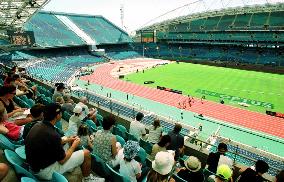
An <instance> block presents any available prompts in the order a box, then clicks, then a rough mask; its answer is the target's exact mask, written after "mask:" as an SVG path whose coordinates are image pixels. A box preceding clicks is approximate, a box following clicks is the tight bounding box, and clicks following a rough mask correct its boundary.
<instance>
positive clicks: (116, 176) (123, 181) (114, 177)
mask: <svg viewBox="0 0 284 182" xmlns="http://www.w3.org/2000/svg"><path fill="white" fill-rule="evenodd" d="M106 166H107V168H108V170H109V171H110V180H111V181H112V182H130V180H129V179H128V178H126V177H124V176H122V175H121V174H120V173H118V172H116V171H115V170H114V169H112V167H110V166H109V165H108V164H106Z"/></svg>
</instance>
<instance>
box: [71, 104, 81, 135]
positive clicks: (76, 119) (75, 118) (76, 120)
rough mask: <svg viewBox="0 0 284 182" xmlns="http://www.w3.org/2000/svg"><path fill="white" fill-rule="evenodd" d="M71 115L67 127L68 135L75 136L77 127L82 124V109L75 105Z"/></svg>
mask: <svg viewBox="0 0 284 182" xmlns="http://www.w3.org/2000/svg"><path fill="white" fill-rule="evenodd" d="M73 113H74V114H73V115H72V116H71V117H70V118H69V125H68V135H69V136H72V135H77V131H78V128H79V126H80V125H81V124H82V120H81V117H80V116H81V114H82V107H80V106H78V105H76V107H75V108H74V110H73Z"/></svg>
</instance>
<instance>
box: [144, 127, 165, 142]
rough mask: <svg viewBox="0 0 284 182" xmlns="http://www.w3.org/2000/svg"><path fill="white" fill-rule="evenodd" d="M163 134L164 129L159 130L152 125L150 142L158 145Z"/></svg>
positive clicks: (159, 128)
mask: <svg viewBox="0 0 284 182" xmlns="http://www.w3.org/2000/svg"><path fill="white" fill-rule="evenodd" d="M162 132H163V128H162V127H158V128H156V129H155V128H154V126H153V125H151V126H150V127H149V135H148V139H147V141H148V142H151V143H158V142H159V141H160V137H161V135H162Z"/></svg>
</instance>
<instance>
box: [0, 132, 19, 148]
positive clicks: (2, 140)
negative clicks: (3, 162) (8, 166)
mask: <svg viewBox="0 0 284 182" xmlns="http://www.w3.org/2000/svg"><path fill="white" fill-rule="evenodd" d="M20 146H21V145H18V144H14V143H12V142H11V141H10V140H9V139H8V138H7V137H6V136H4V135H3V134H0V148H1V149H3V150H4V149H9V150H13V151H14V150H15V149H16V148H18V147H20Z"/></svg>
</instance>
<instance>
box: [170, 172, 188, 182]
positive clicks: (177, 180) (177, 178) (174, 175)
mask: <svg viewBox="0 0 284 182" xmlns="http://www.w3.org/2000/svg"><path fill="white" fill-rule="evenodd" d="M173 178H174V180H175V181H176V182H187V181H186V180H184V179H182V178H181V177H179V176H178V175H176V174H173Z"/></svg>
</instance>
